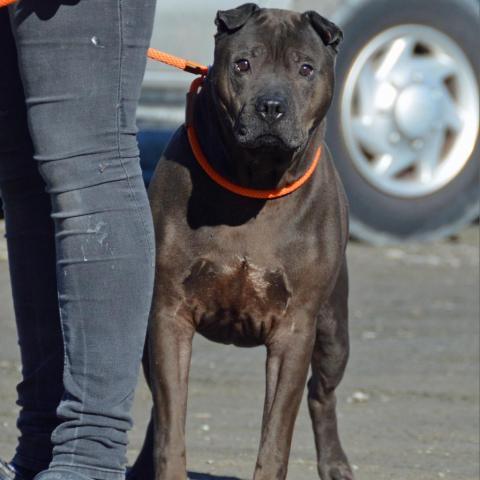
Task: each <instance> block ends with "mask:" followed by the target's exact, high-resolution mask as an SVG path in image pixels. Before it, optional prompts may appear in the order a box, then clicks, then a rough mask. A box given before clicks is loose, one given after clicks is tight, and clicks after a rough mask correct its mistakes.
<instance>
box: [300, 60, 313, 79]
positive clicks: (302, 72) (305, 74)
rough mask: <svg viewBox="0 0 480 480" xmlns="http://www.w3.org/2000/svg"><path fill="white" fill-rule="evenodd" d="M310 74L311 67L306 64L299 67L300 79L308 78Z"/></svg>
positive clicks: (311, 71)
mask: <svg viewBox="0 0 480 480" xmlns="http://www.w3.org/2000/svg"><path fill="white" fill-rule="evenodd" d="M312 73H313V67H312V66H311V65H309V64H308V63H304V64H303V65H302V66H301V67H300V75H302V77H309V76H310V75H311V74H312Z"/></svg>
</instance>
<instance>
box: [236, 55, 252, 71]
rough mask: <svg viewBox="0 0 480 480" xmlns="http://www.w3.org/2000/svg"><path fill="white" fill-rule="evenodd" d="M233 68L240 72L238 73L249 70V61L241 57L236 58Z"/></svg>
mask: <svg viewBox="0 0 480 480" xmlns="http://www.w3.org/2000/svg"><path fill="white" fill-rule="evenodd" d="M234 68H235V71H236V72H240V73H245V72H248V71H249V70H250V62H249V61H248V60H245V59H244V58H243V59H242V60H238V61H236V62H235V66H234Z"/></svg>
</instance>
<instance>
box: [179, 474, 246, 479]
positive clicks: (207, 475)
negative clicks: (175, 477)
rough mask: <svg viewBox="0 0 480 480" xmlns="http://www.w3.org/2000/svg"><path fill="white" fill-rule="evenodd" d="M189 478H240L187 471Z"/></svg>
mask: <svg viewBox="0 0 480 480" xmlns="http://www.w3.org/2000/svg"><path fill="white" fill-rule="evenodd" d="M188 478H189V480H241V479H240V478H238V477H219V476H218V475H210V474H208V473H198V472H188Z"/></svg>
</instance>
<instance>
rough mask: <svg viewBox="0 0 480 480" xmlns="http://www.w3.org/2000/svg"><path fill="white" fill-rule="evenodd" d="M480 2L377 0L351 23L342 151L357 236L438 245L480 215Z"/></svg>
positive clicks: (343, 74) (331, 127)
mask: <svg viewBox="0 0 480 480" xmlns="http://www.w3.org/2000/svg"><path fill="white" fill-rule="evenodd" d="M469 5H472V2H469V1H468V0H465V1H460V0H457V1H452V0H372V1H368V2H364V3H363V4H362V5H361V6H360V7H358V8H357V9H356V10H354V11H352V12H351V14H350V15H349V18H348V19H347V20H346V21H344V22H343V23H342V27H343V30H344V35H345V40H344V43H343V48H342V49H341V51H340V53H339V56H338V60H337V87H336V95H335V98H334V102H333V105H332V108H331V110H330V114H329V120H328V127H327V143H328V145H329V146H330V148H331V149H332V152H333V156H334V159H335V163H336V166H337V169H338V171H339V173H340V176H341V177H342V180H343V183H344V185H345V189H346V191H347V195H348V197H349V202H350V211H351V230H352V234H353V236H355V237H357V238H360V239H364V240H367V241H369V242H372V243H376V244H379V243H398V242H401V241H406V240H412V239H414V240H432V239H436V238H440V237H443V236H447V235H451V234H454V233H455V232H457V231H458V230H459V229H460V228H461V227H462V226H464V225H465V224H467V223H469V222H471V221H472V220H473V219H474V218H476V217H478V214H479V198H478V193H479V191H478V179H479V146H478V131H479V130H478V127H479V111H478V108H479V107H478V106H479V72H480V56H479V55H478V44H477V38H476V37H477V35H476V34H475V32H476V31H477V27H478V24H477V15H476V14H475V11H474V10H472V8H471V7H470V6H469Z"/></svg>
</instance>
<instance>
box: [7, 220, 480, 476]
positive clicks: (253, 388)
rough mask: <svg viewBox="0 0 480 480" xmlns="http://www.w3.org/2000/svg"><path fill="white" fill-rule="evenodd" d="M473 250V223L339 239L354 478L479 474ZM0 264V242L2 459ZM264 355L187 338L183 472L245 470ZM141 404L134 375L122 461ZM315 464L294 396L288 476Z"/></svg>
mask: <svg viewBox="0 0 480 480" xmlns="http://www.w3.org/2000/svg"><path fill="white" fill-rule="evenodd" d="M1 229H3V224H2V223H1V222H0V230H1ZM478 254H479V229H478V227H472V228H470V229H468V230H466V231H465V232H464V233H463V234H462V235H461V236H460V237H459V238H458V239H456V240H454V241H448V242H439V243H436V244H429V245H409V246H405V247H403V246H402V247H395V248H392V247H385V248H378V247H370V246H366V245H361V244H358V243H353V242H352V243H351V244H350V247H349V264H350V274H351V302H350V308H351V337H352V354H351V359H350V363H349V367H348V370H347V374H346V377H345V379H344V381H343V382H342V384H341V387H340V388H339V392H338V395H339V401H338V410H339V414H340V429H341V434H342V438H343V442H344V446H345V449H346V451H347V452H348V454H349V457H350V459H351V461H352V463H353V464H354V465H355V467H354V468H355V470H356V474H357V479H358V480H390V479H392V480H393V479H395V480H434V479H451V480H478V479H479V367H478V365H479V344H478V341H479V260H478ZM5 260H6V249H5V245H4V242H3V240H0V394H1V401H0V456H2V457H7V458H8V457H9V456H10V455H11V454H12V452H13V449H14V446H15V439H16V435H17V432H16V429H15V416H16V411H17V409H16V407H15V388H14V385H15V383H16V382H17V381H18V379H19V368H20V365H19V355H18V349H17V345H16V337H15V328H14V321H13V313H12V306H11V299H10V290H9V288H10V287H9V283H8V265H7V262H6V261H5ZM264 358H265V352H264V349H263V348H257V349H249V350H245V349H238V348H235V347H228V346H221V345H216V344H213V343H210V342H207V341H206V340H204V339H202V338H200V337H197V338H196V340H195V344H194V354H193V364H192V373H191V381H190V397H189V417H188V449H189V450H188V464H189V468H190V470H192V471H193V472H197V473H196V474H192V475H191V478H192V479H196V480H199V479H205V480H206V479H212V480H213V479H216V480H221V479H223V480H227V479H228V480H238V479H249V478H251V472H252V470H253V466H254V464H255V456H256V451H257V445H258V439H259V438H258V437H259V431H260V414H261V410H262V404H263V393H264V365H263V363H264ZM149 408H150V399H149V394H148V391H147V389H146V387H145V384H144V382H143V380H141V381H140V384H139V388H138V393H137V396H136V401H135V407H134V418H135V426H134V429H133V431H132V433H131V436H130V438H131V445H130V449H129V458H130V459H133V458H134V457H135V454H136V453H137V452H138V449H139V448H140V444H141V441H142V435H143V431H144V428H145V423H146V420H147V415H148V411H149ZM315 470H316V468H315V459H314V449H313V439H312V433H311V428H310V424H309V418H308V414H307V410H306V402H305V401H304V402H303V404H302V409H301V412H300V414H299V418H298V420H297V425H296V430H295V438H294V444H293V449H292V455H291V461H290V470H289V478H290V479H292V480H293V479H295V480H306V479H309V480H311V479H313V478H316V473H315ZM146 480H147V479H146Z"/></svg>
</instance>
